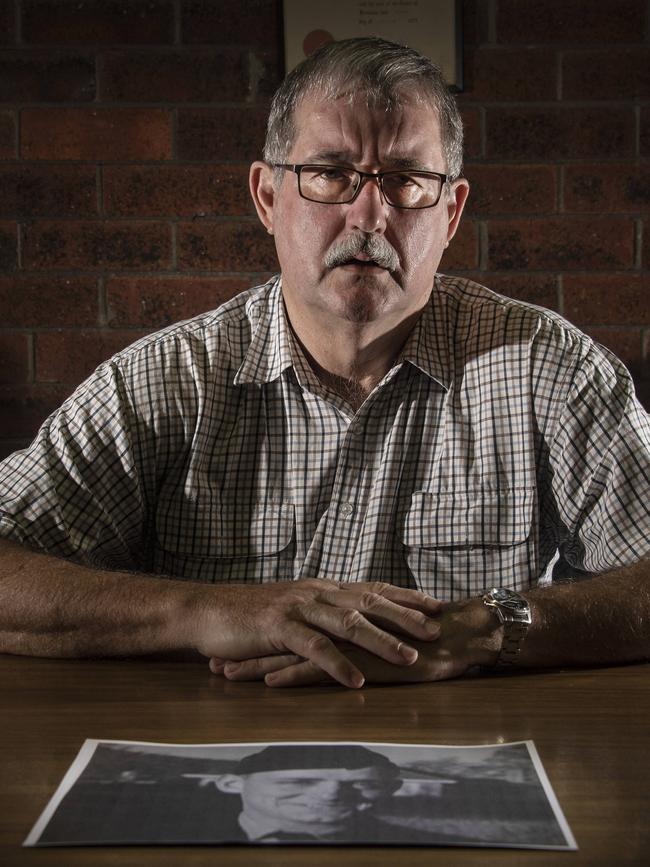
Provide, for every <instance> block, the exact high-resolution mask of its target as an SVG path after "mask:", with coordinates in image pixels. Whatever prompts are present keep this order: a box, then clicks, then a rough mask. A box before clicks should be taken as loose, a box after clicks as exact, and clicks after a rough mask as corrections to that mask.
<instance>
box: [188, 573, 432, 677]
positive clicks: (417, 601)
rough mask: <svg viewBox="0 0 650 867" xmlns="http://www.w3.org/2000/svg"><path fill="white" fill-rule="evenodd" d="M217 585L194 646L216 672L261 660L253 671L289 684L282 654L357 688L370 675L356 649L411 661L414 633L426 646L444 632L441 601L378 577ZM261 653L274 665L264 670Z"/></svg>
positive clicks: (395, 662)
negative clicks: (359, 661)
mask: <svg viewBox="0 0 650 867" xmlns="http://www.w3.org/2000/svg"><path fill="white" fill-rule="evenodd" d="M214 592H215V594H218V598H215V603H216V604H215V605H214V606H208V608H207V609H206V611H205V621H204V624H203V627H202V628H201V629H200V630H199V632H200V635H201V638H200V640H199V641H198V642H197V649H198V650H199V651H200V652H201V653H203V654H204V655H205V656H209V657H211V660H210V667H211V669H212V671H214V672H223V671H224V666H225V661H226V660H228V661H229V664H230V666H231V670H234V664H235V662H240V663H241V664H242V665H243V666H244V668H243V672H244V673H246V672H248V673H249V674H250V673H251V672H252V669H253V667H255V666H256V665H257V669H256V670H257V675H256V676H257V677H261V676H265V675H268V677H267V682H268V683H269V684H271V683H273V682H274V681H275V683H276V684H277V685H284V681H285V679H286V677H287V676H286V675H284V676H283V675H282V673H281V672H277V670H276V669H277V667H278V666H277V663H278V661H279V660H285V663H284V665H280V666H279V668H286V660H289V664H290V666H291V665H294V664H298V665H299V666H300V665H302V664H308V665H309V666H311V668H310V671H317V672H319V673H320V674H321V675H322V676H324V677H327V678H328V679H333V680H335V681H337V682H338V683H341V684H343V685H344V686H348V687H354V688H358V687H360V686H362V685H363V683H364V680H365V676H364V673H363V671H362V669H361V668H360V667H359V666H358V665H357V664H356V663H355V661H354V660H353V652H352V651H355V652H356V651H359V652H361V651H363V652H365V653H367V654H368V655H369V657H371V658H374V659H379V660H383V661H384V662H386V663H388V664H390V665H391V666H394V667H404V666H406V667H408V666H411V665H413V664H414V663H415V662H416V660H417V659H418V649H417V648H416V647H415V646H414V642H413V639H415V640H416V641H417V642H418V646H421V645H423V644H425V643H426V642H429V641H432V640H435V639H436V638H437V637H438V636H439V633H440V626H439V623H438V622H437V619H436V618H435V615H437V614H438V613H439V611H440V609H441V603H440V602H438V601H437V600H435V599H433V598H432V597H430V596H427V595H426V594H425V593H420V592H419V591H416V590H409V589H404V588H400V587H395V586H393V585H390V584H384V583H381V582H367V583H362V582H359V583H355V584H337V583H335V582H333V581H327V580H324V579H305V580H299V581H285V582H279V583H273V584H271V583H269V584H258V585H252V586H251V585H227V586H224V585H222V586H220V587H215V588H214ZM215 621H216V622H215ZM264 660H266V664H269V665H270V664H271V663H270V661H271V660H273V661H274V663H275V665H276V668H275V669H274V668H269V669H268V670H263V666H262V668H260V667H259V665H260V664H261V663H262V662H263V661H264ZM246 666H248V669H247V668H246ZM272 672H275V673H272ZM226 674H227V675H228V672H227V671H226ZM247 679H248V678H247ZM291 680H292V679H291V678H289V682H291ZM296 682H300V681H296Z"/></svg>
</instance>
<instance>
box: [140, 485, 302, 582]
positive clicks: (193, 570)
mask: <svg viewBox="0 0 650 867" xmlns="http://www.w3.org/2000/svg"><path fill="white" fill-rule="evenodd" d="M294 529H295V517H294V506H293V504H292V503H286V502H278V501H268V502H260V503H255V504H254V505H253V506H252V507H250V506H248V505H246V507H245V508H244V507H242V505H241V504H239V503H237V502H236V501H225V500H218V501H217V500H214V499H210V500H209V501H207V500H202V499H201V498H199V499H198V500H196V501H192V502H189V501H187V500H184V501H182V502H180V503H178V502H174V503H171V504H170V505H169V506H168V507H167V509H166V510H164V511H163V510H162V509H159V512H158V515H157V518H156V537H157V549H158V558H157V559H158V563H157V571H162V572H168V571H169V570H171V574H174V575H177V576H178V577H187V578H190V579H191V580H209V581H274V580H278V579H281V578H288V577H290V572H291V564H292V562H293V553H292V551H293V544H292V543H293V540H294Z"/></svg>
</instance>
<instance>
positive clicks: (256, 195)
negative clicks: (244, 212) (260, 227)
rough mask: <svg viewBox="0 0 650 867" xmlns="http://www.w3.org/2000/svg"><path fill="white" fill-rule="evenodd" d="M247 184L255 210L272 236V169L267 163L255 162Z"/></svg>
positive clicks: (273, 199)
mask: <svg viewBox="0 0 650 867" xmlns="http://www.w3.org/2000/svg"><path fill="white" fill-rule="evenodd" d="M248 184H249V187H250V191H251V196H252V197H253V201H254V202H255V210H256V211H257V216H258V217H259V218H260V220H261V221H262V223H263V224H264V227H265V228H266V231H267V232H268V233H269V234H270V235H272V234H273V207H274V205H275V187H274V186H273V169H272V168H271V166H269V165H268V164H267V163H263V162H260V161H259V160H257V161H256V162H254V163H253V165H252V166H251V168H250V172H249V175H248Z"/></svg>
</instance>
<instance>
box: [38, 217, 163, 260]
mask: <svg viewBox="0 0 650 867" xmlns="http://www.w3.org/2000/svg"><path fill="white" fill-rule="evenodd" d="M23 261H24V263H25V267H26V268H33V269H35V270H49V269H56V268H64V269H74V268H111V269H122V268H139V269H143V270H147V271H155V270H159V269H167V268H169V267H170V266H171V237H170V229H169V226H168V225H166V224H165V223H145V222H109V221H102V222H99V221H98V222H78V221H76V220H75V221H61V222H53V221H50V222H38V223H33V224H30V225H26V226H25V227H24V229H23Z"/></svg>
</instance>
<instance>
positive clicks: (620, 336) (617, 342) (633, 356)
mask: <svg viewBox="0 0 650 867" xmlns="http://www.w3.org/2000/svg"><path fill="white" fill-rule="evenodd" d="M575 324H576V325H578V327H581V323H579V322H576V323H575ZM582 330H583V331H584V332H585V334H588V335H589V336H590V337H592V338H593V339H594V340H595V341H596V343H600V344H601V346H605V347H606V348H607V349H609V351H610V352H613V353H614V355H615V356H616V357H617V358H620V360H621V361H622V362H623V364H625V366H626V367H628V368H629V370H630V372H631V373H632V374H633V375H636V376H639V375H640V374H641V368H642V367H643V357H642V332H641V329H640V328H598V327H597V326H594V325H591V326H586V327H584V328H583V329H582Z"/></svg>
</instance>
